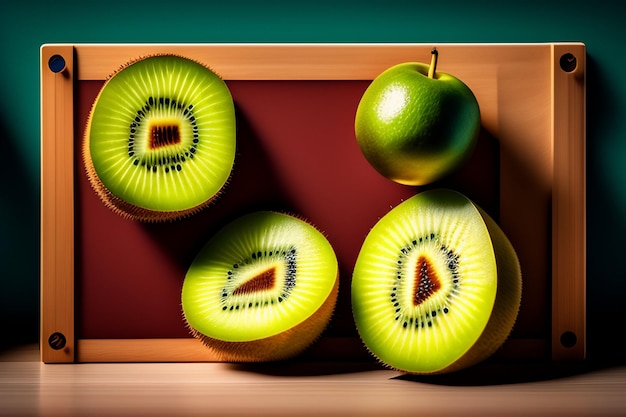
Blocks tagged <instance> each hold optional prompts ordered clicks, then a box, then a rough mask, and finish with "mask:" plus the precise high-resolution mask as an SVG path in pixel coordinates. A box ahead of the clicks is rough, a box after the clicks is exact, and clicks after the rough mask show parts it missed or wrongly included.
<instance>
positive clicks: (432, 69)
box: [428, 48, 439, 78]
mask: <svg viewBox="0 0 626 417" xmlns="http://www.w3.org/2000/svg"><path fill="white" fill-rule="evenodd" d="M430 53H431V54H432V56H431V58H430V68H429V69H428V78H435V71H436V70H437V58H438V57H439V52H437V48H433V50H432V51H430Z"/></svg>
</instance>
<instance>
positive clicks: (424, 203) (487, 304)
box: [352, 190, 519, 374]
mask: <svg viewBox="0 0 626 417" xmlns="http://www.w3.org/2000/svg"><path fill="white" fill-rule="evenodd" d="M497 291H498V265H497V262H496V254H495V252H494V247H493V243H492V239H491V237H490V231H489V230H488V228H487V226H486V224H485V222H484V221H483V218H482V216H481V214H480V212H479V211H478V210H477V208H476V207H475V206H474V205H473V204H472V203H471V202H470V201H469V200H468V199H466V198H465V197H464V196H462V195H461V194H458V193H456V192H453V191H450V190H432V191H426V192H422V193H420V194H418V195H416V196H414V197H412V198H410V199H408V200H406V201H405V202H403V203H401V204H399V205H398V206H396V207H395V208H394V209H392V210H391V211H390V212H389V213H388V214H387V215H385V216H384V217H383V218H382V219H381V220H380V221H379V222H378V223H377V224H376V225H375V226H374V227H373V228H372V230H371V231H370V233H369V234H368V236H367V238H366V239H365V241H364V243H363V246H362V248H361V251H360V253H359V256H358V258H357V262H356V265H355V268H354V275H353V280H352V306H353V314H354V318H355V322H356V325H357V329H358V331H359V334H360V336H361V338H362V340H363V342H364V343H365V345H366V347H367V348H368V349H369V350H370V351H371V352H372V354H373V355H374V356H376V357H377V358H378V359H379V360H380V361H381V362H383V363H385V364H386V365H388V366H390V367H392V368H395V369H399V370H402V371H406V372H410V373H419V374H422V373H437V372H442V371H445V370H447V369H451V368H454V366H455V364H459V366H461V365H460V364H461V363H462V360H463V358H464V357H465V356H467V354H468V352H469V351H470V350H471V349H472V347H473V346H475V345H477V343H478V341H479V339H480V338H481V337H483V336H484V333H485V329H486V328H487V325H488V322H489V321H490V318H491V316H492V313H493V312H494V305H495V304H496V295H497ZM513 298H515V297H513ZM515 302H517V303H519V300H514V302H513V303H512V304H511V305H512V306H513V308H514V310H515V311H514V314H516V312H517V308H518V307H519V304H518V305H517V306H515V305H514V304H515ZM505 322H506V324H504V325H503V326H502V328H500V329H497V330H496V333H497V332H499V334H498V337H497V338H496V339H498V341H497V342H496V343H498V344H499V343H501V342H502V341H503V339H504V338H505V337H506V336H507V335H508V333H509V332H510V330H511V326H512V322H511V321H510V320H508V319H507V320H505ZM500 335H502V337H500ZM491 349H492V347H491V346H490V347H488V348H485V353H486V354H488V353H491ZM487 350H489V352H488V353H487ZM481 353H482V352H481ZM478 356H480V354H479V355H477V357H478ZM471 359H472V360H474V358H471Z"/></svg>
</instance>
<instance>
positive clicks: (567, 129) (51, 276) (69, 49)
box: [41, 43, 586, 363]
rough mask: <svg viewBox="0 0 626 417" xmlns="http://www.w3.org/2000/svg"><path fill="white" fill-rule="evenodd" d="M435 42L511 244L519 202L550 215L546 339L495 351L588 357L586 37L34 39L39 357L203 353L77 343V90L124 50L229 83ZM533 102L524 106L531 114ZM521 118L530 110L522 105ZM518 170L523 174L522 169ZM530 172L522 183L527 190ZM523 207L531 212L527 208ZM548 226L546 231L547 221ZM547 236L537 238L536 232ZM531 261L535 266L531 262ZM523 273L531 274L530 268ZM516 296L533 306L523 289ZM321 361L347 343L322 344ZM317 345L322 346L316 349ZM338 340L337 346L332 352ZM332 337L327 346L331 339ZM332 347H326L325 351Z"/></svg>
mask: <svg viewBox="0 0 626 417" xmlns="http://www.w3.org/2000/svg"><path fill="white" fill-rule="evenodd" d="M433 46H437V47H438V48H439V49H440V51H445V54H446V60H445V64H444V63H441V64H440V69H441V70H442V71H446V72H452V73H454V74H455V75H457V76H459V77H460V78H461V79H464V80H465V81H466V82H468V84H469V85H470V87H471V88H472V89H473V90H474V92H475V93H476V95H477V98H478V100H479V103H480V104H481V110H484V111H483V120H482V124H483V127H484V128H485V129H487V130H488V131H490V132H492V133H494V136H496V137H498V138H499V139H501V141H502V143H501V162H500V164H501V167H500V182H501V189H500V199H501V201H500V222H501V223H502V225H503V228H504V229H505V230H506V231H507V233H509V234H510V236H512V240H515V238H517V237H520V239H521V238H522V237H521V236H522V235H524V234H526V233H528V230H527V228H526V227H525V224H523V223H524V222H518V221H516V219H519V218H523V217H524V215H525V214H524V211H525V207H524V204H522V203H523V201H524V198H526V196H527V194H528V193H533V198H539V199H542V198H544V197H545V200H546V204H547V206H549V210H550V211H551V219H550V224H547V225H544V226H545V227H542V228H541V230H539V231H538V232H539V234H541V233H543V232H545V235H544V236H543V237H544V238H547V239H548V240H550V242H546V243H545V244H546V245H548V246H547V247H548V248H549V249H548V250H547V251H546V252H548V253H546V254H545V256H546V259H545V260H544V263H545V264H547V265H550V271H551V277H549V278H551V285H550V287H551V295H550V300H551V301H550V302H551V306H550V311H551V331H550V333H551V338H548V339H542V338H539V339H537V338H529V339H525V338H521V339H516V340H509V341H508V342H507V344H506V345H505V349H504V353H503V356H505V357H527V358H532V357H542V356H545V355H544V352H549V353H548V355H549V356H551V357H552V358H553V359H555V360H562V359H583V358H584V357H585V343H586V342H585V333H586V329H585V310H586V307H585V279H586V263H585V262H586V247H585V245H586V239H585V237H586V236H585V233H586V227H585V53H586V52H585V46H584V45H583V44H580V43H546V44H442V45H431V44H429V45H425V44H184V45H181V44H176V45H174V44H164V45H158V44H146V45H89V44H76V45H70V44H63V45H44V46H43V47H42V48H41V132H42V133H41V150H42V158H41V159H42V166H41V187H42V190H41V360H42V361H43V362H46V363H54V362H58V363H70V362H94V361H98V362H114V361H116V362H117V361H132V362H145V361H211V360H213V359H214V358H213V357H212V356H211V354H210V353H209V352H207V350H206V349H204V348H203V347H202V345H200V343H199V342H197V341H196V340H195V339H193V338H189V339H148V340H145V339H144V340H139V339H125V340H99V339H87V340H85V339H81V338H80V335H76V334H75V328H74V324H75V310H74V305H75V297H80V294H75V285H74V266H75V248H74V235H75V230H74V228H75V224H74V209H75V208H74V181H75V175H76V173H75V172H74V171H75V167H74V164H73V158H74V153H75V152H76V150H75V149H74V148H73V138H74V134H75V133H74V123H75V120H74V117H75V111H74V93H75V91H74V88H75V85H76V83H77V81H79V80H103V79H105V78H106V76H107V75H108V74H109V73H110V72H111V69H116V68H117V67H119V65H120V63H123V62H125V61H126V60H127V59H128V57H136V56H141V55H147V54H153V53H160V52H172V51H175V52H176V53H179V54H181V55H185V56H188V57H190V58H196V59H199V60H202V59H203V58H204V57H206V56H210V57H211V58H210V59H211V66H212V68H214V69H215V70H216V71H217V72H218V73H220V74H221V75H222V77H223V78H224V79H225V80H371V79H373V78H374V77H375V76H376V75H377V74H379V73H380V72H381V71H382V70H384V69H385V68H387V67H389V66H391V65H394V64H396V63H399V62H403V61H413V60H416V59H415V57H418V56H428V54H429V51H430V49H431V48H432V47H433ZM529 108H532V111H530V112H529V111H528V109H529ZM525 112H526V113H529V114H526V113H525ZM520 167H523V170H522V171H520V169H519V168H520ZM528 175H530V176H532V178H533V184H534V185H535V187H533V188H532V189H531V190H529V189H528V187H524V184H525V182H524V181H525V180H524V178H525V176H528ZM531 216H532V214H531ZM543 229H547V230H543ZM544 240H545V239H544ZM530 269H531V270H532V267H531V268H530ZM531 273H532V271H531ZM524 296H525V299H524V302H526V303H529V302H532V294H525V295H524ZM320 345H321V346H322V348H321V351H322V352H325V353H324V354H328V355H329V356H328V358H329V359H337V358H345V357H351V354H352V353H351V352H353V348H354V347H355V346H356V345H359V343H358V342H357V341H355V340H349V339H346V340H339V341H337V340H322V341H321V342H320ZM324 346H326V347H328V349H325V348H324ZM337 346H341V347H340V348H339V349H337ZM331 347H332V348H331ZM331 351H332V353H329V352H331Z"/></svg>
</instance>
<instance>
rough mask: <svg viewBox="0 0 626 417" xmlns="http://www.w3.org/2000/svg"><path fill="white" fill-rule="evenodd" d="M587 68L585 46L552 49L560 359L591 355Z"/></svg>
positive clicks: (555, 321) (555, 315) (555, 304)
mask: <svg viewBox="0 0 626 417" xmlns="http://www.w3.org/2000/svg"><path fill="white" fill-rule="evenodd" d="M566 54H571V55H572V56H574V57H575V58H576V61H577V65H576V68H575V69H574V70H573V71H570V72H566V71H564V70H563V69H562V68H561V65H560V61H561V57H563V56H565V55H566ZM585 64H586V59H585V49H584V47H583V46H582V45H553V46H552V75H553V76H552V94H553V97H552V123H553V126H552V129H553V137H552V140H553V147H554V150H553V155H554V156H553V160H554V167H553V181H552V184H553V185H552V213H553V214H552V216H553V219H552V245H553V246H552V357H553V358H558V359H577V358H580V357H584V356H585V351H586V338H585V334H586V317H585V312H586V288H585V282H586V268H587V266H586V257H585V253H586V217H585V213H586V207H585V205H586V203H585V201H586V198H585V197H586V196H585V190H586V187H585V176H586V175H585V166H586V165H585V159H586V158H585V130H586V128H585V120H586V118H585V87H584V86H585ZM568 336H569V339H572V338H573V337H575V339H576V344H575V345H573V346H570V345H569V342H570V341H569V340H568ZM564 342H565V343H564ZM571 342H572V343H573V342H574V340H571Z"/></svg>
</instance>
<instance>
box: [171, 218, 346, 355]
mask: <svg viewBox="0 0 626 417" xmlns="http://www.w3.org/2000/svg"><path fill="white" fill-rule="evenodd" d="M338 285H339V279H338V265H337V258H336V256H335V253H334V251H333V248H332V247H331V245H330V243H329V242H328V240H327V239H326V237H325V236H324V235H323V234H322V233H321V232H320V231H318V230H317V229H316V228H315V227H314V226H312V225H311V224H309V223H308V222H306V221H304V220H302V219H300V218H297V217H294V216H291V215H289V214H284V213H277V212H272V211H259V212H254V213H251V214H247V215H244V216H242V217H239V218H237V219H236V220H234V221H232V222H231V223H229V224H227V225H226V226H225V227H224V228H222V229H221V230H220V231H218V232H217V233H216V234H215V235H214V236H213V237H212V238H211V239H210V240H209V241H208V242H207V243H206V245H205V246H204V247H203V248H202V249H201V251H200V252H199V253H198V255H197V256H196V258H195V259H194V261H193V262H192V264H191V266H190V268H189V269H188V271H187V274H186V276H185V279H184V282H183V287H182V308H183V315H184V319H185V321H186V323H187V325H188V327H189V328H190V330H191V333H192V334H193V335H194V336H195V337H197V338H199V339H200V340H201V341H202V342H203V343H204V344H205V345H206V346H208V347H209V348H211V349H212V350H213V351H214V352H215V353H216V354H217V356H218V358H219V359H220V360H223V361H232V362H258V361H275V360H281V359H287V358H290V357H293V356H295V355H297V354H299V353H300V352H302V351H303V350H305V349H306V348H307V347H308V346H310V345H311V344H312V343H313V342H314V341H315V340H316V339H317V338H318V337H319V336H320V334H321V333H322V331H323V330H324V329H325V327H326V326H327V324H328V322H329V321H330V318H331V316H332V312H333V310H334V307H335V303H336V299H337V292H338Z"/></svg>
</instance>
